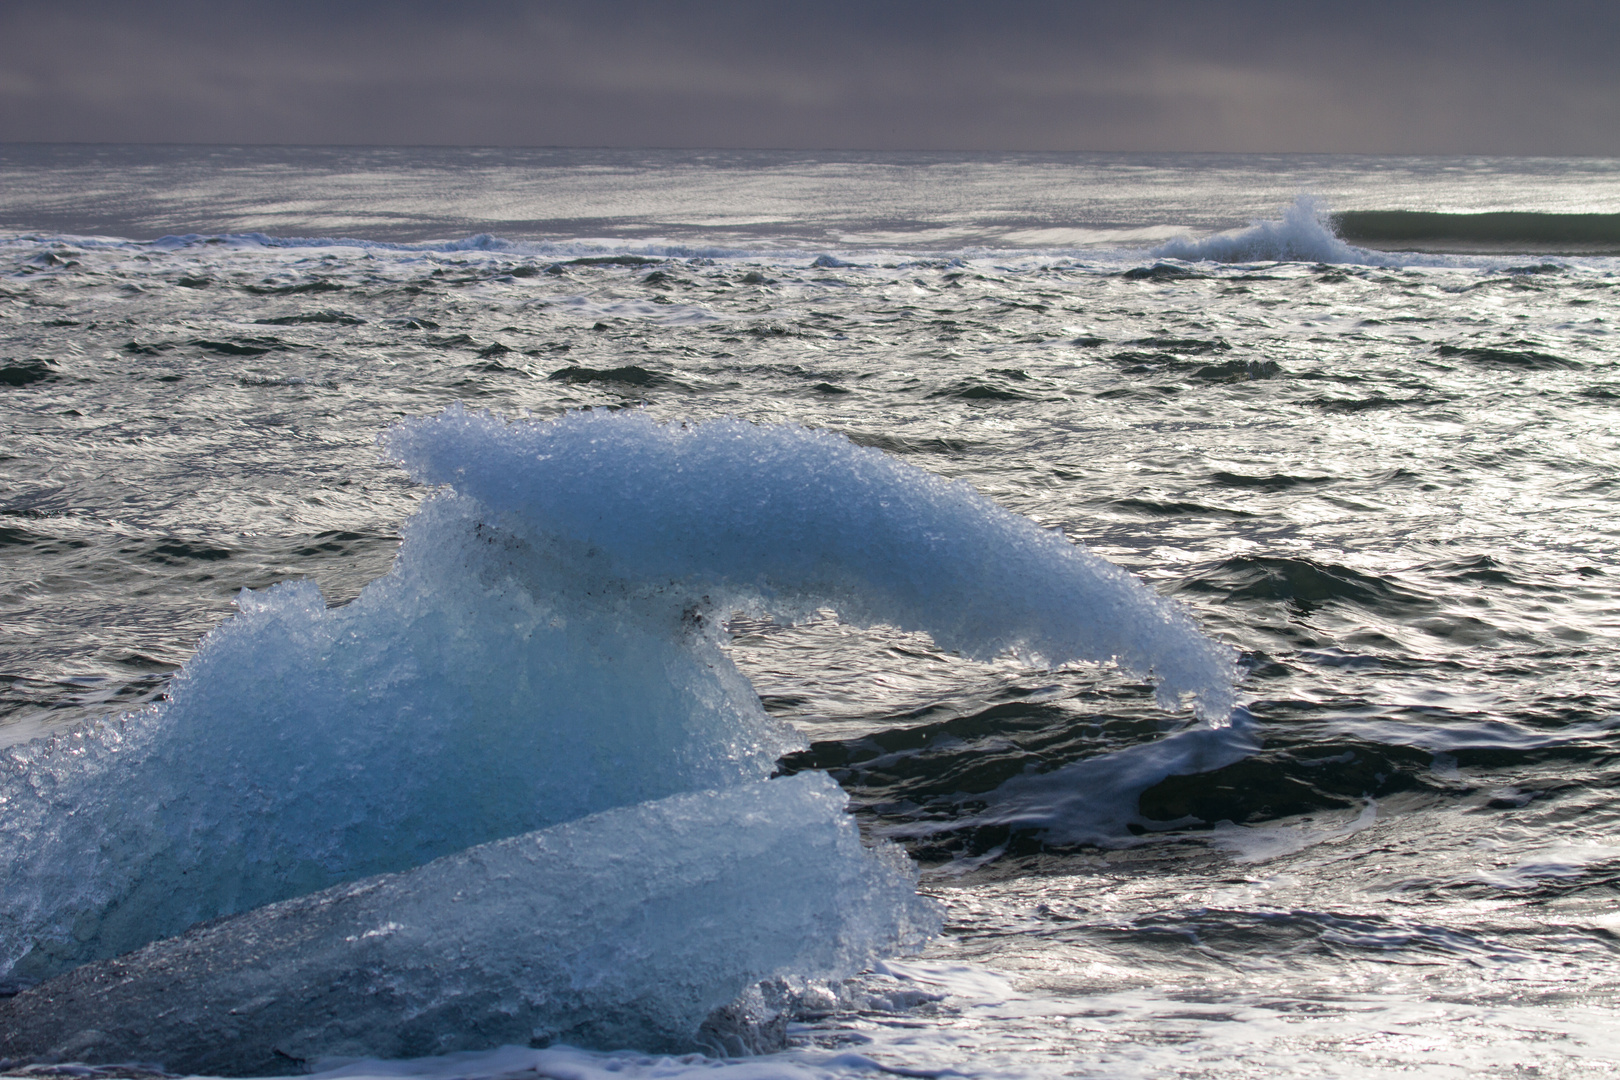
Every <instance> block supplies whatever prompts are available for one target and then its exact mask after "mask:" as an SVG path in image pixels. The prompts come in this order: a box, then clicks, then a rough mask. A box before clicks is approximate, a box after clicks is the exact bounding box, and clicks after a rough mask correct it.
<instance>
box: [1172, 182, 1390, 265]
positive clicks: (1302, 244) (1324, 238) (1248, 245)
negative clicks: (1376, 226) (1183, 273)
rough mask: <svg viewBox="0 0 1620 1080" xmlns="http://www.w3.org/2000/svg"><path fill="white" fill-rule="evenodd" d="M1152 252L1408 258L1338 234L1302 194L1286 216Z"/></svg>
mask: <svg viewBox="0 0 1620 1080" xmlns="http://www.w3.org/2000/svg"><path fill="white" fill-rule="evenodd" d="M1153 254H1154V255H1156V256H1159V257H1161V258H1167V259H1185V260H1186V261H1188V262H1206V261H1207V262H1226V263H1237V262H1319V263H1354V264H1359V265H1363V266H1386V265H1390V264H1392V263H1397V262H1405V261H1408V260H1407V259H1402V258H1399V257H1397V256H1393V255H1390V254H1388V253H1386V252H1382V251H1368V250H1367V249H1366V248H1358V247H1353V246H1351V245H1350V244H1347V243H1345V242H1344V241H1343V240H1340V239H1339V237H1338V236H1337V235H1336V234H1335V233H1334V231H1333V226H1332V223H1331V221H1330V220H1329V218H1328V214H1327V210H1326V208H1324V207H1323V206H1322V205H1321V204H1320V203H1319V202H1317V201H1316V200H1315V199H1313V198H1311V197H1310V196H1308V195H1301V196H1300V197H1299V198H1298V199H1296V200H1295V201H1294V204H1293V205H1292V206H1290V207H1288V209H1287V210H1285V211H1284V212H1283V216H1282V218H1281V220H1273V221H1256V222H1254V223H1253V224H1251V225H1249V226H1248V227H1247V228H1244V229H1233V230H1230V231H1228V232H1221V233H1216V234H1215V235H1214V236H1205V237H1202V238H1200V239H1196V240H1194V239H1190V238H1185V237H1183V238H1180V239H1176V240H1171V241H1169V242H1167V243H1164V244H1160V245H1159V246H1158V247H1156V248H1154V249H1153Z"/></svg>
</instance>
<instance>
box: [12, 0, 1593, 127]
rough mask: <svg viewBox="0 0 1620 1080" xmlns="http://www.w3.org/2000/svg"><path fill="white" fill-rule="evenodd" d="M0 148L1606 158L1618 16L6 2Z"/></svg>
mask: <svg viewBox="0 0 1620 1080" xmlns="http://www.w3.org/2000/svg"><path fill="white" fill-rule="evenodd" d="M0 40H3V41H4V42H6V47H5V49H4V52H3V55H0V140H4V141H113V142H126V141H127V142H152V141H155V142H223V143H275V142H283V143H362V144H363V143H373V144H376V143H382V144H388V143H396V144H450V145H456V144H460V145H573V146H713V147H790V148H791V147H802V148H847V149H938V150H1018V149H1022V150H1138V151H1153V150H1225V151H1248V152H1289V151H1294V152H1309V151H1326V152H1332V151H1340V152H1371V153H1380V152H1382V153H1512V154H1602V155H1620V64H1616V63H1615V62H1614V58H1613V54H1612V49H1613V43H1614V42H1615V41H1617V40H1620V5H1614V4H1612V3H1587V2H1550V3H1540V4H1537V5H1533V6H1532V5H1526V4H1519V3H1492V2H1489V0H1474V2H1470V3H1456V2H1450V0H1429V2H1426V3H1401V4H1397V3H1389V2H1364V3H1359V4H1352V3H1314V2H1311V0H1296V2H1293V3H1287V4H1284V3H1272V2H1241V0H1232V2H1227V3H1212V2H1208V0H1154V2H1153V3H1147V4H1135V5H1122V4H1117V3H1109V4H1102V3H1089V2H1084V0H1073V2H1069V3H1045V2H1026V3H1010V4H1005V5H994V6H992V5H987V4H969V3H956V2H950V0H938V2H932V3H919V2H910V0H890V2H884V0H867V2H864V3H850V2H844V0H834V2H824V3H817V4H803V3H798V4H785V3H765V2H762V0H756V2H753V3H715V2H698V3H687V4H676V3H667V2H666V3H644V2H630V0H627V2H622V3H589V4H587V3H518V2H470V3H468V2H464V3H458V4H455V5H449V4H439V3H411V2H393V3H384V2H374V0H348V2H344V0H327V2H324V3H307V2H301V0H293V2H283V3H279V4H263V3H234V2H228V0H227V2H215V3H207V4H203V3H191V2H151V3H143V4H139V5H134V4H127V3H88V2H75V0H58V2H56V3H52V4H49V5H23V4H14V5H7V6H6V7H5V8H3V9H0Z"/></svg>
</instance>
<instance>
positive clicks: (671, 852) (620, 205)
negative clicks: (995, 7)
mask: <svg viewBox="0 0 1620 1080" xmlns="http://www.w3.org/2000/svg"><path fill="white" fill-rule="evenodd" d="M1617 179H1620V162H1614V161H1598V160H1579V161H1559V160H1504V159H1389V158H1349V157H1337V158H1330V157H1321V158H1263V157H1220V156H1188V157H1168V156H1161V157H1152V158H1149V157H1141V158H1133V157H1122V156H1038V155H1022V156H1019V155H999V156H985V157H973V156H928V155H911V156H881V155H827V154H787V153H781V154H759V153H749V154H732V153H696V152H659V153H651V152H617V151H615V152H607V151H600V152H585V151H561V150H554V151H505V150H502V151H494V150H491V151H449V150H421V149H383V150H347V149H326V148H311V149H304V148H252V149H230V148H194V147H158V148H151V147H15V146H13V147H4V148H0V408H3V409H4V413H5V418H6V423H5V426H4V429H3V434H0V476H3V481H0V612H3V616H0V745H3V746H4V748H5V749H4V750H3V751H0V752H3V753H4V755H5V757H4V758H3V762H4V774H3V776H0V812H3V818H0V860H3V861H4V864H5V867H6V869H5V872H4V874H3V876H0V946H3V949H0V963H3V964H4V965H5V967H4V970H5V976H4V978H5V980H6V983H5V989H6V991H7V992H8V993H10V994H11V995H12V996H9V997H4V998H0V1039H9V1040H11V1041H10V1042H8V1043H0V1057H5V1056H7V1055H11V1056H12V1058H13V1061H12V1064H14V1065H15V1064H19V1063H20V1062H21V1061H23V1060H25V1059H27V1058H29V1057H31V1056H33V1055H37V1054H40V1053H47V1055H48V1056H54V1057H56V1058H58V1059H70V1060H74V1059H76V1060H80V1061H86V1062H89V1063H91V1064H96V1065H106V1064H111V1063H116V1062H125V1063H127V1062H130V1061H138V1062H144V1063H147V1064H158V1065H162V1066H165V1067H167V1068H169V1069H171V1070H174V1071H179V1072H197V1071H203V1072H209V1073H220V1074H232V1073H235V1074H241V1073H249V1074H258V1073H264V1072H287V1071H296V1070H300V1069H302V1070H306V1071H308V1070H313V1071H317V1072H320V1073H323V1074H324V1075H330V1076H333V1077H337V1076H345V1077H349V1076H372V1075H378V1076H411V1077H417V1076H420V1077H433V1078H440V1077H442V1078H446V1080H448V1078H450V1077H469V1078H471V1077H478V1078H485V1077H488V1078H494V1077H517V1076H549V1077H585V1076H598V1075H602V1076H606V1075H609V1074H612V1075H617V1076H626V1075H629V1076H658V1077H666V1076H691V1075H703V1076H714V1077H716V1078H719V1077H722V1076H725V1077H736V1078H738V1080H741V1078H744V1077H747V1078H750V1080H751V1078H754V1077H765V1076H792V1077H799V1076H804V1077H812V1076H813V1077H846V1076H858V1075H875V1074H880V1073H883V1072H890V1073H899V1074H901V1075H926V1076H942V1075H949V1074H953V1073H954V1074H961V1075H968V1076H1047V1075H1072V1076H1086V1077H1167V1076H1171V1077H1203V1076H1213V1075H1221V1076H1257V1077H1258V1076H1265V1077H1273V1076H1313V1077H1314V1076H1322V1075H1335V1076H1338V1075H1342V1076H1352V1075H1353V1076H1382V1075H1390V1076H1393V1075H1397V1074H1399V1075H1402V1076H1409V1075H1419V1076H1433V1077H1451V1076H1459V1077H1460V1076H1475V1075H1488V1076H1526V1077H1528V1076H1538V1077H1546V1076H1554V1077H1576V1076H1579V1077H1587V1076H1594V1075H1606V1074H1609V1073H1611V1072H1613V1071H1614V1070H1615V1069H1616V1067H1617V1065H1616V1063H1617V1062H1620V1039H1617V1037H1616V1036H1615V1034H1614V1032H1615V1030H1616V1027H1615V1020H1616V1014H1617V1006H1620V950H1617V946H1616V941H1617V937H1616V935H1617V934H1620V915H1617V914H1616V910H1617V907H1616V894H1617V887H1620V886H1617V882H1620V813H1617V811H1616V809H1615V806H1614V792H1615V790H1616V787H1617V785H1620V760H1617V753H1616V752H1617V750H1620V734H1617V728H1620V718H1617V714H1616V709H1617V706H1620V662H1617V661H1620V654H1617V650H1616V637H1617V629H1620V619H1617V618H1616V616H1615V607H1616V599H1617V592H1620V590H1617V588H1616V586H1615V584H1614V583H1615V581H1616V580H1617V575H1620V559H1617V554H1616V552H1617V540H1620V529H1617V528H1616V525H1615V517H1614V514H1613V512H1612V509H1611V507H1612V499H1613V498H1614V495H1615V493H1616V491H1617V490H1620V489H1617V486H1616V485H1617V483H1620V450H1617V447H1616V437H1615V432H1614V420H1615V416H1616V413H1615V409H1616V407H1617V405H1620V375H1616V373H1615V367H1614V365H1615V344H1616V343H1615V339H1614V327H1615V321H1616V318H1617V317H1620V292H1617V290H1620V240H1617V239H1616V228H1617V225H1616V223H1617V222H1620V184H1617V182H1616V181H1617ZM244 589H245V590H250V591H248V592H243V590H244ZM199 645H201V647H200V648H199ZM827 777H830V778H831V779H832V780H833V781H836V783H837V788H833V787H832V786H831V785H830V784H829V783H828V782H827V780H826V778H827ZM704 793H708V794H704ZM846 807H847V808H846ZM738 822H747V823H749V824H747V825H741V824H738ZM857 827H858V830H859V836H860V839H859V841H857V840H856V839H855V833H854V831H853V830H854V829H855V828H857ZM525 845H532V850H531V848H530V847H526V846H525ZM784 852H788V853H791V857H787V858H784ZM513 860H516V861H513ZM469 868H470V869H469ZM700 871H705V872H700ZM474 879H476V881H475V880H474ZM463 880H466V881H467V882H468V884H466V885H465V886H464V887H463V885H462V884H461V883H462V882H463ZM486 882H487V884H486ZM475 884H476V888H475ZM480 890H481V891H480ZM610 897H611V898H615V902H616V903H618V904H619V907H614V905H613V904H610V903H605V902H603V903H597V902H596V901H597V900H599V899H602V898H610ZM266 904H269V905H270V906H268V907H266V906H264V905H266ZM463 905H465V906H463ZM621 908H622V909H623V910H620V909H621ZM399 912H406V913H408V914H397V913H399ZM216 917H224V918H223V919H222V920H221V921H216V922H212V923H208V924H207V925H205V926H204V927H202V928H199V929H197V930H194V931H192V933H191V934H190V935H188V936H183V937H179V938H176V937H174V935H176V934H179V933H180V932H181V931H184V930H185V929H186V928H187V927H188V926H190V925H191V924H192V923H194V922H196V921H197V920H209V919H214V918H216ZM323 920H324V921H323ZM345 920H347V921H345ZM368 920H369V921H368ZM287 927H293V928H294V929H293V930H288V929H286V928H287ZM323 927H324V928H328V929H321V928H323ZM295 931H296V932H295ZM323 933H324V934H327V936H326V937H324V938H323V937H320V934H323ZM300 934H302V935H303V936H302V937H301V936H300ZM266 941H276V942H279V944H278V945H277V946H276V947H275V948H274V949H269V948H268V947H265V948H263V949H261V943H262V942H266ZM134 948H141V949H142V951H140V952H136V953H135V954H133V956H130V957H126V958H125V959H122V960H113V959H111V958H113V957H116V956H120V955H122V954H124V953H126V951H127V950H129V949H134ZM570 949H571V950H574V951H572V952H570V951H568V950H570ZM233 950H234V951H233ZM244 950H245V951H244ZM525 950H527V951H525ZM242 956H251V959H250V960H237V961H232V962H231V964H227V963H226V961H225V960H222V959H220V958H223V957H238V958H240V957H242ZM232 964H234V965H235V966H232ZM254 964H262V966H261V967H254V966H253V965H254ZM80 965H83V966H80ZM548 965H549V966H548ZM244 972H247V973H248V974H246V975H245V974H243V973H244ZM250 976H251V977H250ZM761 979H763V980H764V981H763V982H759V980H761ZM73 980H78V981H77V982H74V981H73ZM98 980H99V981H98ZM165 980H167V981H165ZM756 983H757V985H756ZM35 984H37V988H36V989H28V987H30V986H34V985H35ZM564 984H566V985H564ZM53 987H55V988H57V989H54V990H53ZM86 987H102V988H104V990H105V993H103V990H96V991H95V993H91V992H89V991H88V990H86V989H85V988H86ZM64 988H66V989H64ZM75 988H76V989H75ZM340 988H346V989H341V990H340ZM70 990H71V991H72V992H71V993H70V992H69V991H70ZM317 990H318V991H319V992H317ZM18 991H21V992H18ZM739 993H741V994H742V996H741V997H740V998H738V999H737V1001H736V1003H734V1004H731V1005H726V1004H725V1003H726V1002H728V1001H730V1000H731V999H732V998H734V997H736V996H737V995H738V994H739ZM97 994H102V995H103V996H100V997H98V996H97ZM321 994H327V995H329V996H327V997H324V998H323V997H321ZM343 994H348V995H350V996H349V997H343V996H342V995H343ZM53 995H54V996H53ZM75 995H76V996H75ZM332 995H335V996H332ZM390 995H392V996H390ZM70 1000H71V1001H73V1002H77V1003H78V1004H74V1005H71V1007H70V1005H69V1004H67V1002H69V1001H70ZM717 1004H718V1005H719V1006H721V1007H720V1008H719V1011H715V1008H716V1006H717ZM74 1009H78V1010H80V1011H78V1012H74V1011H73V1010H74ZM98 1009H99V1010H100V1012H98V1011H97V1010H98ZM704 1016H707V1017H708V1019H706V1020H703V1021H702V1022H701V1024H700V1023H699V1020H700V1018H702V1017H704ZM323 1017H324V1018H325V1019H322V1018H323ZM332 1017H338V1018H339V1021H342V1022H338V1021H332V1020H331V1018H332ZM514 1018H516V1019H514ZM322 1024H327V1026H325V1027H323V1026H322ZM333 1024H336V1026H332V1025H333ZM413 1025H414V1026H413ZM503 1025H505V1026H503ZM40 1031H46V1032H47V1034H45V1035H39V1034H38V1032H40ZM514 1033H516V1034H514ZM524 1033H527V1034H528V1035H529V1038H528V1039H525V1038H521V1037H519V1036H520V1035H522V1034H524ZM75 1038H77V1039H78V1041H77V1042H73V1039H75ZM29 1039H32V1040H34V1041H33V1042H28V1041H27V1040H29ZM40 1040H44V1042H41V1041H40ZM142 1040H144V1041H142ZM254 1040H258V1041H257V1042H255V1041H254ZM529 1041H532V1042H533V1043H534V1045H528V1046H526V1045H523V1043H525V1042H529ZM46 1044H49V1045H46ZM250 1045H251V1046H258V1047H260V1048H261V1050H262V1051H263V1053H264V1055H267V1056H264V1057H262V1058H251V1057H250V1056H249V1055H248V1052H247V1051H246V1050H244V1049H242V1048H244V1047H249V1046H250ZM42 1047H43V1049H42ZM278 1055H279V1056H278ZM266 1061H268V1062H269V1066H268V1067H266V1066H265V1065H264V1062H266Z"/></svg>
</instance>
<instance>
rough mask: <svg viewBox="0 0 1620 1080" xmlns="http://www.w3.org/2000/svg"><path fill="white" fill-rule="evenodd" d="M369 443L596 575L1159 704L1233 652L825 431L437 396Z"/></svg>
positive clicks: (916, 473)
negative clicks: (1141, 694)
mask: <svg viewBox="0 0 1620 1080" xmlns="http://www.w3.org/2000/svg"><path fill="white" fill-rule="evenodd" d="M383 441H384V445H385V447H386V448H387V450H388V452H389V453H391V454H392V455H394V456H395V457H396V458H397V459H398V460H399V461H400V462H401V463H402V464H403V465H405V467H406V468H407V469H409V470H410V471H411V473H412V475H413V476H415V477H416V478H417V479H418V480H420V481H421V482H423V483H428V484H447V485H450V486H451V487H453V488H454V489H455V490H456V491H457V492H458V493H460V494H464V495H468V496H471V497H472V498H474V499H476V500H477V501H478V502H479V503H480V504H481V505H483V506H485V507H488V508H489V509H490V511H492V512H493V513H495V514H497V515H499V516H500V518H499V519H500V521H501V523H502V525H503V527H506V528H509V529H511V530H512V531H513V533H514V534H515V535H525V536H531V537H533V536H536V535H538V534H540V533H541V532H542V531H543V532H544V533H545V534H547V535H548V536H549V537H552V538H556V539H555V540H553V541H552V542H555V543H565V544H570V545H575V546H576V547H578V548H579V549H581V550H584V551H586V552H588V553H590V555H591V557H592V558H593V559H594V560H595V561H596V563H597V565H599V566H600V567H601V568H602V569H601V570H600V571H599V572H600V573H602V574H603V575H605V576H608V577H612V578H617V579H627V580H651V581H658V582H669V583H671V584H670V586H669V587H671V588H676V587H678V588H681V589H684V591H685V592H686V593H687V594H689V595H692V596H698V595H703V596H706V597H707V598H708V600H707V603H709V604H710V605H711V606H712V605H718V606H720V607H721V608H722V609H725V608H728V607H729V608H731V609H743V610H747V609H750V608H760V607H768V608H769V609H771V610H772V611H773V612H775V613H777V614H785V613H787V614H790V613H792V612H793V611H795V610H798V611H808V610H814V609H815V608H818V607H822V606H831V607H833V608H835V609H836V610H837V611H838V613H839V615H840V616H841V617H842V618H844V619H845V620H848V621H851V622H856V623H862V624H877V623H883V624H887V625H891V626H897V627H900V628H902V629H906V630H921V631H926V632H927V633H928V634H930V635H932V636H933V638H934V640H935V641H936V642H937V643H939V644H940V645H942V646H944V647H945V648H948V649H954V650H959V651H961V652H962V653H963V654H965V655H968V656H973V657H979V658H986V659H987V658H990V657H993V656H996V655H998V654H1002V653H1006V652H1013V653H1016V654H1020V655H1022V656H1024V657H1026V658H1028V659H1030V660H1032V661H1033V662H1036V663H1041V664H1046V665H1056V664H1063V663H1068V662H1071V661H1076V660H1088V661H1114V662H1117V663H1118V664H1119V665H1120V666H1121V667H1123V668H1125V669H1126V670H1128V671H1132V672H1136V673H1138V674H1141V675H1145V676H1152V677H1153V678H1154V679H1156V680H1157V683H1158V688H1157V689H1158V697H1159V701H1160V703H1161V704H1162V705H1164V706H1165V707H1167V708H1172V709H1173V708H1176V707H1178V706H1179V705H1180V704H1181V703H1182V700H1183V698H1184V697H1185V698H1189V699H1190V700H1191V703H1192V705H1193V708H1194V709H1195V710H1196V711H1197V712H1198V714H1199V715H1200V716H1202V717H1203V718H1204V719H1206V720H1210V721H1214V722H1219V721H1221V720H1222V719H1224V718H1225V716H1226V715H1227V714H1228V713H1229V712H1230V711H1231V706H1232V684H1233V679H1234V676H1235V666H1234V661H1235V657H1234V655H1233V653H1232V651H1231V650H1230V649H1229V648H1227V647H1225V646H1222V645H1218V644H1216V643H1215V642H1213V641H1211V640H1210V639H1208V638H1206V637H1205V636H1204V635H1203V634H1202V633H1201V632H1200V631H1199V630H1198V628H1197V627H1196V626H1195V625H1194V624H1193V622H1192V620H1191V619H1190V618H1189V617H1188V616H1187V615H1186V613H1185V612H1184V611H1183V610H1182V609H1181V608H1180V607H1178V606H1177V605H1175V604H1174V603H1172V602H1171V601H1169V600H1165V599H1162V598H1160V597H1158V596H1156V595H1155V594H1153V593H1152V592H1150V591H1149V590H1148V589H1146V588H1145V587H1144V586H1143V585H1142V584H1141V583H1140V582H1138V581H1137V580H1136V579H1135V578H1133V577H1131V576H1130V575H1129V574H1128V573H1126V572H1125V571H1124V570H1122V569H1120V568H1119V567H1117V566H1114V565H1113V564H1112V563H1109V562H1107V561H1106V560H1104V559H1102V558H1100V557H1098V556H1096V555H1094V554H1092V553H1091V552H1089V551H1087V550H1086V549H1084V548H1082V547H1080V546H1077V545H1075V544H1073V543H1070V542H1069V541H1068V540H1067V539H1065V538H1064V537H1063V535H1062V534H1061V533H1059V532H1057V531H1055V530H1050V529H1043V528H1041V527H1040V526H1038V525H1036V524H1035V523H1034V522H1032V521H1030V520H1029V519H1028V518H1024V517H1021V516H1019V515H1016V514H1013V513H1010V512H1008V511H1006V510H1003V509H1002V508H1000V507H998V506H997V505H996V504H994V503H992V502H991V501H990V500H988V499H986V498H984V497H983V496H982V495H980V494H979V493H978V492H976V491H974V490H973V488H972V487H971V486H969V485H967V484H964V483H957V482H953V481H950V480H946V479H944V478H942V477H937V476H933V475H931V474H929V473H925V472H922V471H921V470H918V469H916V468H913V467H911V466H908V465H905V464H904V463H902V462H900V461H897V460H896V459H894V458H893V457H890V456H889V455H887V454H884V453H881V452H879V451H877V450H873V449H870V448H866V447H860V446H856V445H855V444H853V443H851V442H850V441H849V440H848V439H846V438H844V437H843V436H841V435H836V434H833V433H830V432H825V431H812V430H808V429H805V428H800V427H792V426H781V427H762V426H759V425H755V424H750V423H746V422H744V421H741V420H734V419H730V420H719V421H713V422H710V423H705V424H661V423H658V422H656V421H654V420H653V419H652V418H651V417H648V416H646V415H644V414H638V413H606V412H590V413H575V414H571V415H569V416H566V417H564V418H562V419H560V420H557V421H554V422H551V423H544V424H533V423H520V424H508V423H505V422H504V421H502V420H500V419H499V418H497V417H493V416H490V415H487V414H480V413H473V412H470V411H467V410H465V409H461V408H459V407H452V408H451V409H449V410H446V411H445V412H444V413H442V414H440V415H439V416H436V417H432V418H429V419H424V420H413V421H407V422H405V423H402V424H400V425H398V426H396V427H395V428H393V429H391V430H390V431H389V432H388V433H387V434H386V435H385V436H384V440H383ZM674 583H680V584H679V586H676V585H675V584H674Z"/></svg>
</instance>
